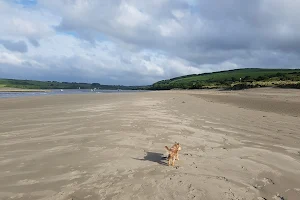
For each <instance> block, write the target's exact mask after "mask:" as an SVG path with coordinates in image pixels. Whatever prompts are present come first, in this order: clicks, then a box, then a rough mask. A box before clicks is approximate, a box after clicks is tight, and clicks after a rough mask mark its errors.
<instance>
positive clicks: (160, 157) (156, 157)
mask: <svg viewBox="0 0 300 200" xmlns="http://www.w3.org/2000/svg"><path fill="white" fill-rule="evenodd" d="M134 159H135V160H142V161H151V162H156V163H158V164H160V165H167V163H166V162H165V161H166V160H167V157H166V156H164V154H162V153H155V152H147V153H146V155H145V156H144V158H143V159H141V158H134Z"/></svg>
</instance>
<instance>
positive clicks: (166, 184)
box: [0, 89, 300, 200]
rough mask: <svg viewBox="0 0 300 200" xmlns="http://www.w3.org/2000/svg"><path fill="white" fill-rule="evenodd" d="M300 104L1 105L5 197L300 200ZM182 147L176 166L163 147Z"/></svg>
mask: <svg viewBox="0 0 300 200" xmlns="http://www.w3.org/2000/svg"><path fill="white" fill-rule="evenodd" d="M298 97H300V95H299V92H298V91H297V90H278V89H256V90H247V91H240V92H220V91H205V90H203V91H168V92H146V93H122V94H86V95H61V96H48V97H24V98H16V99H0V112H1V115H0V152H1V154H0V199H33V200H34V199H42V200H52V199H55V200H57V199H58V200H59V199H61V200H67V199H73V200H85V199H86V200H91V199H122V200H123V199H166V200H168V199H205V200H215V199H220V200H226V199H234V200H240V199H244V200H248V199H249V200H253V199H258V200H262V199H268V200H270V199H289V200H290V199H292V200H298V199H300V178H299V177H300V133H299V130H300V123H299V114H300V113H299V103H300V98H298ZM284 102H285V103H284ZM262 105H263V106H262ZM175 141H178V142H180V143H181V145H182V151H181V153H180V157H179V158H180V160H179V161H178V162H176V167H168V166H167V165H166V163H167V162H166V160H165V156H166V151H165V149H164V146H165V145H172V144H173V143H174V142H175Z"/></svg>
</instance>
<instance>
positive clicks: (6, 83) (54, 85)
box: [0, 79, 144, 90]
mask: <svg viewBox="0 0 300 200" xmlns="http://www.w3.org/2000/svg"><path fill="white" fill-rule="evenodd" d="M1 87H2V88H3V87H6V88H20V89H78V88H80V89H94V88H97V89H102V90H116V89H121V90H138V89H144V87H142V86H122V85H101V84H99V83H76V82H72V83H70V82H57V81H34V80H16V79H0V88H1Z"/></svg>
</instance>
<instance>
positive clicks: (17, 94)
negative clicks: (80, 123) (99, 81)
mask: <svg viewBox="0 0 300 200" xmlns="http://www.w3.org/2000/svg"><path fill="white" fill-rule="evenodd" d="M124 92H145V91H141V90H95V91H91V90H89V89H80V90H79V89H66V90H63V91H61V90H51V91H49V92H0V98H16V97H24V96H47V95H64V94H85V93H97V94H101V93H124Z"/></svg>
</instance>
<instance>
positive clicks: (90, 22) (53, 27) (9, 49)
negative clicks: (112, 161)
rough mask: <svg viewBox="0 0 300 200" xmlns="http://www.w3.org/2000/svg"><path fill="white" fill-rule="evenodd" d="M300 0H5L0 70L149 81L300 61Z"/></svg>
mask: <svg viewBox="0 0 300 200" xmlns="http://www.w3.org/2000/svg"><path fill="white" fill-rule="evenodd" d="M299 10H300V1H295V0H251V1H248V0H244V1H241V0H226V1H220V0H151V1H141V0H0V78H16V79H34V80H55V81H70V82H73V81H74V82H89V83H92V82H97V83H100V84H122V85H147V84H152V83H154V82H156V81H159V80H162V79H169V78H172V77H176V76H181V75H187V74H198V73H204V72H212V71H220V70H229V69H237V68H300V65H299V63H300V15H299Z"/></svg>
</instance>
